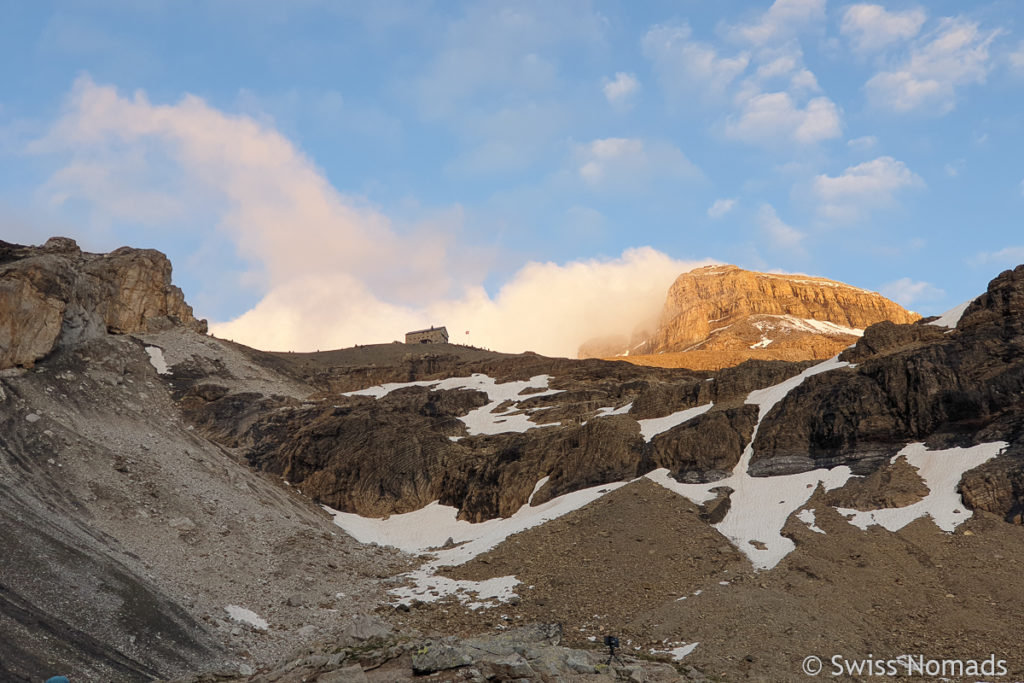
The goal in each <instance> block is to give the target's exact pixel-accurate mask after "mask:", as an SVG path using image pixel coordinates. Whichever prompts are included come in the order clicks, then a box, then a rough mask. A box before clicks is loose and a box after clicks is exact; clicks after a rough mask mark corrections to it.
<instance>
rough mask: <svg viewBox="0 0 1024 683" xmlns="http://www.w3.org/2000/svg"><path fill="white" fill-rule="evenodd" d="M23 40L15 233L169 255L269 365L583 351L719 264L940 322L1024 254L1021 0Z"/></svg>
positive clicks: (268, 23)
mask: <svg viewBox="0 0 1024 683" xmlns="http://www.w3.org/2000/svg"><path fill="white" fill-rule="evenodd" d="M4 16H5V21H4V22H3V23H2V24H0V82H2V83H3V88H2V90H0V180H2V182H0V238H2V239H7V240H9V241H22V242H30V243H38V242H41V241H43V240H44V239H45V238H46V237H48V236H49V235H52V234H63V235H69V236H72V237H75V238H76V239H78V240H79V242H80V243H81V244H82V245H83V247H86V248H88V249H91V250H108V249H111V248H115V247H117V246H120V245H123V244H130V245H133V246H146V247H154V248H158V249H161V250H162V251H164V252H166V253H167V254H168V255H170V256H171V258H172V260H173V262H174V264H175V280H176V282H177V283H178V284H179V285H181V286H182V287H183V288H184V289H185V292H186V296H187V298H188V300H189V301H190V302H191V303H192V304H193V305H194V306H195V307H196V309H197V313H198V314H199V315H202V316H205V317H208V318H210V319H211V320H212V321H213V322H215V323H216V325H215V327H214V329H215V331H217V332H218V333H220V334H224V335H225V336H231V337H233V338H236V339H239V340H240V341H245V342H247V343H251V344H254V345H256V346H261V347H264V348H296V349H298V348H327V347H332V346H344V345H349V344H354V343H370V342H375V341H388V340H390V339H394V338H398V337H399V336H400V334H401V332H402V331H404V330H405V329H407V328H408V327H412V326H419V325H427V324H432V323H437V324H448V325H449V327H450V328H451V329H453V330H455V329H458V330H459V334H460V335H462V334H464V333H465V331H466V330H470V331H471V336H469V337H467V339H469V341H471V342H472V343H476V344H481V345H486V346H490V347H492V348H501V349H507V350H522V349H524V348H534V349H535V350H538V351H541V352H546V353H562V354H571V353H572V351H573V349H574V348H575V345H576V344H578V343H579V342H581V341H583V340H584V339H585V338H587V337H588V336H592V335H594V334H606V333H609V332H614V331H619V332H625V333H627V334H628V333H629V332H630V331H631V330H632V328H633V327H634V326H636V325H649V324H650V318H651V317H652V316H656V314H657V308H658V307H659V306H660V304H661V297H662V295H663V292H664V290H665V289H666V288H667V286H668V284H669V283H670V282H671V280H672V278H673V277H674V275H676V274H678V272H681V270H683V269H686V268H689V267H692V266H693V265H698V264H701V263H705V262H708V261H721V262H729V263H735V264H737V265H740V266H742V267H746V268H751V269H762V270H783V271H792V272H805V273H810V274H814V275H821V276H825V277H831V278H835V279H838V280H843V281H845V282H849V283H851V284H854V285H857V286H860V287H864V288H867V289H871V290H876V291H881V292H883V293H884V294H886V295H888V296H890V297H891V298H894V299H896V300H898V301H899V302H900V303H903V304H904V305H906V306H908V307H909V308H912V309H914V310H917V311H919V312H921V313H924V314H931V313H938V312H941V311H942V310H945V309H947V308H950V307H952V306H953V305H955V304H957V303H959V302H960V301H963V300H965V299H967V298H970V297H971V296H974V295H975V294H977V293H979V292H980V291H982V290H983V289H984V286H985V284H986V283H987V282H988V280H989V279H991V278H992V277H993V276H995V275H996V274H997V273H998V272H999V271H1000V270H1002V269H1005V268H1007V267H1011V266H1013V265H1016V264H1018V263H1021V262H1024V230H1022V226H1021V220H1020V217H1021V210H1022V208H1024V184H1022V181H1024V163H1022V162H1021V161H1020V160H1021V159H1024V138H1022V136H1021V135H1020V131H1021V130H1022V129H1024V121H1022V111H1024V108H1022V106H1021V105H1022V99H1024V98H1022V93H1024V90H1022V87H1024V47H1022V45H1024V43H1022V41H1024V26H1022V25H1021V19H1022V17H1024V10H1022V9H1021V7H1020V5H1019V3H1015V2H1008V1H999V2H991V3H961V2H930V3H927V4H924V3H907V2H891V3H886V4H884V5H875V4H857V3H839V2H832V1H829V2H826V1H824V0H777V1H776V2H774V3H769V2H763V3H754V2H716V3H708V2H698V1H696V0H692V1H687V0H676V1H675V2H644V3H635V2H585V1H582V0H581V1H571V0H566V1H564V2H557V3H552V2H474V3H457V2H436V3H430V2H374V3H355V2H350V3H346V2H327V1H326V0H324V1H318V0H300V1H296V2H287V3H285V2H269V1H261V0H256V1H245V2H243V1H241V0H238V1H229V0H220V1H210V2H182V1H178V2H169V1H168V2H159V1H153V2H147V3H136V2H128V1H126V0H107V1H102V0H101V1H98V2H88V3H86V2H61V3H56V2H53V3H47V2H33V3H23V2H15V1H13V0H11V1H8V2H6V3H4ZM652 302H653V303H652ZM460 338H461V337H460Z"/></svg>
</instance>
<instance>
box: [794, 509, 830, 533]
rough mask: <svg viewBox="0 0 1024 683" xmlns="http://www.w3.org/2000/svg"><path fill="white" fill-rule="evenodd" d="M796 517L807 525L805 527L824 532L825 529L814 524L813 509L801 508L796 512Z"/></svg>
mask: <svg viewBox="0 0 1024 683" xmlns="http://www.w3.org/2000/svg"><path fill="white" fill-rule="evenodd" d="M796 518H797V519H799V520H800V521H801V522H803V523H804V524H806V525H807V528H808V529H810V530H811V531H814V532H817V533H819V534H823V533H825V530H824V529H822V528H821V527H819V526H818V525H817V524H815V518H814V510H801V511H800V512H798V513H796Z"/></svg>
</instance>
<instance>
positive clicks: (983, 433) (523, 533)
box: [0, 239, 1024, 682]
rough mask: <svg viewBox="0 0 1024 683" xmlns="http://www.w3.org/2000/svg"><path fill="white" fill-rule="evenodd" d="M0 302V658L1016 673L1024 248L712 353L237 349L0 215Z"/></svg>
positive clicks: (173, 668)
mask: <svg viewBox="0 0 1024 683" xmlns="http://www.w3.org/2000/svg"><path fill="white" fill-rule="evenodd" d="M0 310H2V311H6V312H7V313H5V314H4V315H3V316H2V317H0V359H2V362H0V368H2V369H0V425H2V426H0V472H2V477H0V491H2V493H3V495H0V526H2V527H3V538H4V544H5V546H4V547H5V551H6V552H4V553H3V554H0V577H2V578H0V637H2V638H3V642H4V643H5V647H4V648H3V649H2V651H0V678H3V679H4V680H14V681H29V680H37V679H40V680H41V679H43V678H45V677H46V676H49V675H55V674H58V673H64V674H66V675H71V676H72V680H73V681H76V682H77V681H79V680H95V681H122V680H123V681H135V680H140V681H141V680H152V679H154V678H164V679H175V678H177V679H179V680H182V681H214V680H236V679H237V680H259V681H300V680H318V681H347V680H353V681H359V680H370V681H375V680H376V681H392V680H406V679H410V678H412V677H413V676H419V675H432V676H433V678H432V679H431V680H517V679H520V680H601V679H605V680H615V679H620V680H636V681H643V680H650V681H661V680H665V681H668V680H680V679H682V680H702V679H704V678H705V677H708V678H712V679H714V678H717V679H719V680H740V679H751V680H798V679H799V678H800V677H801V674H800V673H799V666H800V662H801V660H802V659H803V657H805V656H806V655H810V654H816V655H819V656H822V657H823V658H826V659H827V657H826V656H830V655H832V654H843V655H847V656H849V657H851V658H853V657H857V656H860V657H866V656H868V655H869V654H871V655H874V656H876V657H881V656H888V655H893V656H896V655H899V654H903V653H920V654H922V655H925V656H927V657H960V658H968V657H978V658H981V657H982V656H985V657H987V656H988V655H989V654H990V653H996V654H999V655H1000V656H1001V657H1003V658H1005V659H1007V660H1008V667H1009V671H1010V673H1011V674H1016V675H1018V676H1020V675H1024V658H1022V657H1021V656H1020V655H1019V654H1018V653H1019V645H1018V644H1017V638H1016V637H1015V635H1014V632H1013V629H1009V628H1006V624H1013V623H1019V621H1020V620H1021V619H1024V611H1022V608H1021V607H1020V606H1019V601H1018V600H1016V596H1017V594H1018V593H1019V590H1020V587H1021V582H1020V579H1019V576H1018V575H1019V571H1018V568H1019V566H1021V563H1024V532H1022V527H1021V526H1020V523H1021V515H1022V510H1024V454H1022V452H1021V443H1022V434H1024V266H1022V267H1019V268H1017V269H1016V270H1013V271H1007V272H1005V273H1002V274H1001V275H999V276H998V277H997V278H996V279H995V280H993V281H992V283H991V284H990V286H989V288H988V291H987V292H986V293H984V294H983V295H982V296H980V297H979V298H977V299H976V300H975V301H974V302H973V303H971V304H970V305H969V306H968V307H967V308H966V310H965V311H964V312H963V314H962V316H960V317H959V318H957V319H953V318H950V319H944V320H940V321H937V322H941V323H943V325H929V324H922V323H920V322H919V323H904V324H895V323H881V324H876V325H872V326H868V327H867V329H866V331H865V333H864V335H863V337H862V338H860V339H859V341H857V343H856V345H855V346H853V347H852V348H851V349H849V350H847V351H845V352H844V353H843V354H842V355H841V356H840V357H839V358H836V359H833V360H831V361H828V362H826V363H823V364H816V363H815V362H813V361H803V362H785V361H749V362H746V363H743V364H742V365H739V366H737V367H733V368H727V369H723V370H720V371H716V372H710V371H690V370H682V369H667V368H656V367H642V366H638V365H631V364H627V363H622V362H607V361H601V360H567V359H552V358H544V357H541V356H537V355H535V354H522V355H515V356H513V355H506V354H497V353H490V352H485V351H480V350H476V349H468V348H465V347H458V346H451V345H438V346H436V347H433V348H431V349H428V350H426V351H425V350H424V349H423V348H422V347H416V348H412V347H406V346H405V345H403V344H388V345H378V346H368V347H362V348H357V349H346V350H339V351H332V352H325V353H318V354H287V353H283V354H281V353H266V352H261V351H256V350H253V349H248V348H246V347H242V346H239V345H236V344H232V343H229V342H225V341H223V340H218V339H215V338H213V337H210V336H208V335H206V334H204V327H203V324H202V322H201V321H196V320H195V319H194V317H193V316H192V312H191V309H189V308H188V307H187V305H186V304H185V303H184V300H183V298H182V297H181V295H180V291H179V290H177V289H176V288H174V287H173V286H172V285H171V282H170V265H169V263H167V261H166V259H165V258H164V257H163V256H162V255H160V254H158V253H157V252H152V251H143V250H133V249H121V250H117V251H116V252H113V253H112V254H110V255H96V254H83V253H82V252H80V251H79V250H78V249H77V247H76V246H75V245H74V244H73V243H71V242H70V241H68V240H60V239H58V240H51V241H50V242H48V243H47V245H44V246H43V247H21V246H17V245H8V244H0ZM37 321H45V324H41V323H40V324H37ZM848 322H849V323H850V324H856V321H853V320H850V321H848ZM321 504H325V505H327V506H329V507H330V508H333V511H330V512H328V511H325V510H324V509H322V508H321V507H320V505H321ZM385 544H386V545H387V546H393V547H386V546H385ZM531 624H533V626H531ZM537 624H548V625H549V626H537ZM552 624H558V625H559V626H550V625H552ZM607 634H616V635H618V636H620V637H621V639H622V644H623V650H624V651H623V657H622V659H623V663H621V664H616V663H615V662H613V663H612V664H613V665H612V666H611V667H608V666H604V665H603V662H604V660H606V659H607V655H606V654H604V655H602V648H601V641H602V638H603V636H604V635H607Z"/></svg>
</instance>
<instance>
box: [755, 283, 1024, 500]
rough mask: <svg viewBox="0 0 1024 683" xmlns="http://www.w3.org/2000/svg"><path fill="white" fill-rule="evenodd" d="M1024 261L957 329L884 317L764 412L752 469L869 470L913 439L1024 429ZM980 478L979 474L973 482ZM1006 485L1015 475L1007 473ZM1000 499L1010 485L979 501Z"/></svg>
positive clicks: (1014, 439)
mask: <svg viewBox="0 0 1024 683" xmlns="http://www.w3.org/2000/svg"><path fill="white" fill-rule="evenodd" d="M1022 331H1024V266H1018V267H1017V268H1016V269H1015V270H1008V271H1006V272H1004V273H1002V274H1000V275H999V277H997V278H996V279H995V280H993V281H992V282H991V283H990V284H989V287H988V291H987V292H986V293H985V294H983V295H982V296H980V297H978V298H977V299H975V300H974V301H973V302H972V303H971V305H970V306H968V308H967V309H966V311H965V312H964V314H963V316H962V318H961V319H960V321H959V323H958V324H957V326H956V328H955V329H952V330H945V329H943V328H939V327H933V326H928V325H902V326H900V325H892V324H881V325H876V326H873V327H871V328H869V329H868V330H867V331H866V332H865V334H864V337H863V339H861V341H860V342H858V344H857V346H856V347H854V348H853V349H851V350H850V351H848V352H846V353H845V354H844V355H843V356H841V358H842V359H844V360H849V361H851V362H854V363H856V367H852V368H848V369H845V370H841V371H836V372H833V373H827V374H825V375H820V376H815V377H811V378H810V379H809V380H808V381H806V382H804V383H803V384H802V385H800V386H799V387H798V388H797V389H796V390H794V391H793V392H791V393H790V394H789V395H788V396H786V398H785V399H784V400H783V401H781V402H780V403H779V404H778V405H777V406H776V407H775V409H774V410H773V411H772V412H771V413H770V414H769V415H768V416H767V417H766V418H765V420H764V422H763V423H762V425H761V428H760V431H759V432H758V435H757V439H756V441H755V444H754V461H753V463H752V465H751V471H752V473H754V474H761V475H769V474H778V473H783V472H794V471H803V470H807V469H811V468H814V467H833V466H835V465H838V464H849V465H851V466H853V467H855V468H858V470H860V471H863V470H865V468H866V469H867V470H870V469H872V468H873V467H874V466H875V465H877V464H878V463H879V462H881V461H882V460H884V459H886V458H888V457H890V456H892V455H894V454H895V453H896V451H898V450H899V448H900V447H902V446H903V445H904V444H906V443H908V442H910V441H926V442H927V443H929V444H930V445H934V446H942V447H948V446H952V445H960V446H963V445H970V444H977V443H983V442H991V441H998V440H1004V441H1007V442H1009V443H1011V444H1014V443H1018V442H1019V441H1020V439H1021V437H1022V436H1024V403H1022V401H1021V397H1022V396H1024V334H1022ZM978 484H980V481H976V488H975V489H974V490H975V491H977V490H978V488H979V487H978ZM1005 485H1006V486H1009V485H1010V483H1009V481H1007V482H1006V484H1005ZM1000 498H1003V499H1005V500H1004V502H1002V503H1000V504H999V506H998V509H999V511H1000V512H1004V513H1009V509H1008V506H1007V503H1006V500H1008V498H1007V495H1006V492H1005V491H1004V492H1003V493H1002V494H994V495H987V496H982V495H980V492H979V493H975V499H977V500H991V501H993V503H994V501H995V500H997V499H1000Z"/></svg>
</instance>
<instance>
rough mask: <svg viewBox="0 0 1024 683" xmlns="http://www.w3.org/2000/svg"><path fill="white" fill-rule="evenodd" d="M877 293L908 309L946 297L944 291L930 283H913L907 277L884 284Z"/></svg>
mask: <svg viewBox="0 0 1024 683" xmlns="http://www.w3.org/2000/svg"><path fill="white" fill-rule="evenodd" d="M879 291H880V292H881V293H882V295H883V296H885V297H887V298H889V299H892V300H893V301H895V302H896V303H898V304H899V305H900V306H903V307H905V308H910V307H911V306H913V305H914V304H918V303H928V302H929V301H937V300H938V299H941V298H942V297H944V296H945V295H946V292H945V291H943V290H941V289H939V288H938V287H936V286H935V285H933V284H932V283H930V282H923V281H914V280H911V279H910V278H909V277H904V278H900V279H899V280H896V281H894V282H889V283H886V284H884V285H882V287H881V288H880V289H879Z"/></svg>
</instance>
